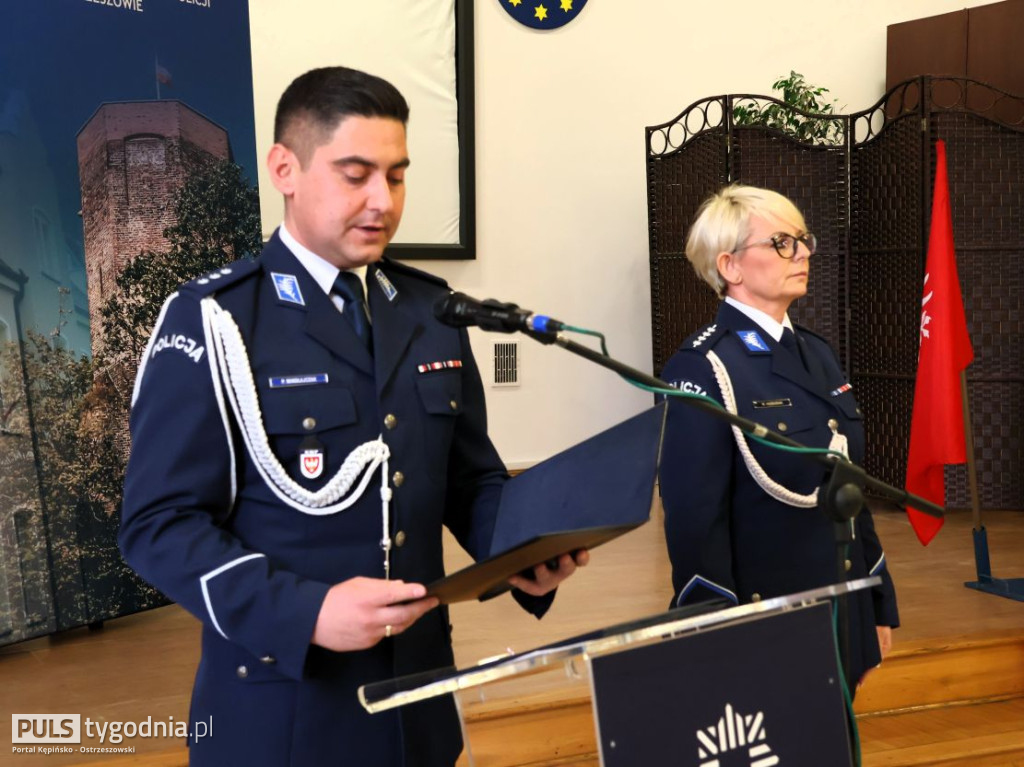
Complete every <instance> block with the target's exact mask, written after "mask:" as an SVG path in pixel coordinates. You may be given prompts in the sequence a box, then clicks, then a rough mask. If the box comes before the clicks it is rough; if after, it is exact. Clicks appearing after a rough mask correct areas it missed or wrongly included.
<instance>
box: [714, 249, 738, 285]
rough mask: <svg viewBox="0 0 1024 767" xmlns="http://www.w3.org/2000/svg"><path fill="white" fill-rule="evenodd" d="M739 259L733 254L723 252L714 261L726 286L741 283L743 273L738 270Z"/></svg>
mask: <svg viewBox="0 0 1024 767" xmlns="http://www.w3.org/2000/svg"><path fill="white" fill-rule="evenodd" d="M738 261H739V259H738V257H737V256H736V254H735V253H729V252H728V251H725V250H723V251H722V252H721V253H719V254H718V257H717V258H716V259H715V265H716V266H717V267H718V273H719V274H720V275H722V279H723V280H725V282H726V284H727V285H739V284H740V283H741V282H743V273H742V272H741V271H740V268H739V263H738Z"/></svg>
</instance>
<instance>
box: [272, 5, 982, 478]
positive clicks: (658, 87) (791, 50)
mask: <svg viewBox="0 0 1024 767" xmlns="http://www.w3.org/2000/svg"><path fill="white" fill-rule="evenodd" d="M262 1H263V2H266V0H262ZM499 1H502V2H503V1H504V0H476V98H477V117H476V142H477V143H476V148H477V230H478V240H477V243H478V258H477V260H476V261H473V262H464V263H457V262H447V263H426V264H424V266H425V268H428V269H429V270H431V271H434V272H436V273H438V274H440V275H442V276H444V277H445V278H447V279H448V280H449V282H450V283H451V284H452V285H453V287H455V288H456V289H458V290H462V291H464V292H467V293H469V294H471V295H475V296H478V297H481V298H483V297H492V296H493V297H497V298H501V299H502V300H508V301H515V302H517V303H519V304H520V305H521V306H524V307H528V308H531V309H534V310H538V311H542V312H543V313H546V314H550V315H552V316H554V317H557V318H559V319H561V320H564V321H567V322H570V323H571V324H574V325H578V326H583V327H588V328H593V329H598V330H601V331H603V332H605V333H606V334H607V336H608V342H609V348H610V351H611V353H612V354H613V355H614V356H616V357H619V358H620V359H622V360H624V361H625V362H627V363H629V364H631V365H633V366H635V367H638V368H640V369H642V370H648V371H649V370H650V366H651V352H650V344H651V338H650V291H649V275H648V262H647V259H648V246H647V209H646V202H645V195H646V182H645V175H644V130H643V129H644V126H646V125H651V124H655V123H660V122H664V121H667V120H669V119H671V118H672V117H674V116H675V115H676V114H678V113H679V112H681V111H682V110H683V109H684V108H685V107H686V106H687V105H689V104H691V103H692V102H694V101H697V100H699V99H702V98H705V97H707V96H713V95H717V94H720V93H743V92H746V93H768V91H769V89H770V86H771V83H772V82H773V81H774V80H775V79H776V78H777V77H778V76H781V75H786V74H788V73H789V71H790V70H791V69H794V70H796V71H798V72H801V73H802V74H803V75H804V76H805V77H806V78H807V79H808V81H810V82H811V83H814V84H816V85H822V86H825V87H828V88H829V89H830V90H831V91H832V95H833V96H834V97H835V98H837V99H838V100H839V103H840V105H845V106H846V107H847V108H848V109H849V110H851V111H854V110H859V109H863V108H865V107H867V106H869V105H870V104H872V103H873V102H874V101H875V100H877V99H878V97H880V96H881V94H882V89H883V87H884V82H885V45H886V25H888V24H892V23H896V22H901V21H907V20H910V19H913V18H919V17H923V16H932V15H935V14H939V13H948V12H951V11H956V10H959V9H961V8H964V7H966V6H974V5H982V4H984V3H983V2H973V1H971V0H862V1H861V2H856V3H842V4H839V3H832V2H828V1H827V0H826V1H825V2H810V1H809V0H776V2H771V3H766V2H760V1H758V2H755V1H754V0H738V1H736V2H731V3H726V2H716V3H698V2H685V1H684V0H594V2H591V3H589V4H588V5H587V7H586V8H584V9H583V11H582V12H581V14H580V15H579V17H578V18H577V19H576V21H574V22H573V23H571V24H569V25H568V26H566V27H563V28H561V29H559V30H555V31H552V32H547V33H540V32H536V31H533V30H530V29H527V28H526V27H523V26H521V25H519V24H517V23H515V22H514V21H513V20H512V19H511V17H509V16H508V15H507V14H506V13H505V12H504V11H503V10H502V9H501V8H500V7H499ZM347 2H355V0H339V1H338V2H336V3H335V6H336V7H337V8H338V11H337V14H338V18H337V19H336V20H333V21H332V23H336V24H337V25H338V28H339V29H342V28H343V26H344V24H343V19H344V11H343V10H342V9H343V8H344V5H345V3H347ZM289 7H290V8H291V6H289ZM294 7H295V8H296V11H297V12H298V9H299V8H301V6H294ZM254 23H255V16H254ZM283 32H284V31H283V30H280V29H278V30H276V34H282V33H283ZM346 33H350V31H348V30H346ZM297 34H301V31H298V30H297ZM267 37H268V32H267V31H266V30H258V29H255V28H254V30H253V38H254V40H256V39H267ZM343 41H344V34H340V35H339V43H342V44H340V45H339V49H340V50H343ZM254 50H256V51H257V52H258V55H259V56H261V57H266V56H273V55H274V48H273V46H256V45H254ZM325 63H343V61H342V60H339V61H337V62H325ZM262 65H263V66H264V67H266V65H267V62H266V61H264V62H262ZM256 69H257V71H258V69H259V67H256ZM257 85H258V84H257ZM257 92H259V88H258V87H257ZM413 107H414V108H415V104H414V105H413ZM273 108H274V105H273V103H271V102H270V101H266V102H262V103H261V102H260V101H259V100H258V101H257V104H256V119H257V122H258V123H264V124H268V123H269V122H270V121H271V120H272V115H273ZM411 130H415V125H413V126H411ZM266 149H267V147H266V146H264V145H263V142H261V143H260V146H259V147H258V151H259V152H260V154H261V155H263V154H265V152H266ZM414 159H415V158H414ZM413 167H414V168H415V165H414V166H413ZM409 183H410V185H414V184H429V183H430V179H429V178H421V177H419V176H417V175H416V173H415V170H413V171H411V172H410V175H409ZM261 193H262V194H263V195H270V194H273V190H272V189H261ZM268 223H269V224H270V225H271V226H273V225H274V222H265V224H268ZM813 225H814V224H813V222H811V226H813ZM511 338H512V337H507V336H497V335H493V334H483V333H478V334H474V336H473V343H474V348H475V349H476V352H477V359H478V360H479V361H481V362H486V360H487V358H488V357H489V356H490V355H491V344H492V343H493V342H494V341H507V340H510V339H511ZM680 340H681V339H680ZM520 355H521V359H522V375H523V379H522V384H521V386H519V387H518V388H515V389H490V390H489V391H488V403H489V408H490V411H489V412H490V418H491V433H492V435H493V436H494V439H495V442H496V444H497V445H498V448H499V449H500V450H501V453H502V455H503V456H504V458H505V460H506V461H507V462H509V463H510V464H511V465H514V466H521V465H528V464H530V463H533V462H535V461H537V460H540V459H542V458H545V457H547V456H548V455H550V454H551V453H553V452H555V451H557V450H559V449H561V448H563V447H566V446H568V445H570V444H572V443H573V442H576V441H578V440H580V439H582V438H584V437H586V436H589V435H590V434H593V433H595V432H596V431H599V430H600V429H602V428H605V427H607V426H610V425H612V424H613V423H615V422H617V421H619V420H621V419H622V418H624V417H626V416H628V415H631V414H632V413H634V412H637V411H638V410H640V409H641V408H642V407H644V406H645V405H646V404H648V403H649V402H650V401H651V400H650V397H649V395H647V394H645V393H642V392H638V391H636V390H634V389H632V388H631V387H629V386H627V385H626V384H625V383H623V382H622V381H621V380H619V379H618V378H617V377H616V376H614V375H613V374H611V373H609V372H606V371H604V370H602V369H600V368H597V367H595V366H593V365H592V364H590V363H587V362H585V361H583V360H579V359H577V358H575V357H572V356H570V355H568V354H567V353H566V352H564V351H562V350H560V349H552V348H550V347H541V346H539V345H538V344H536V343H534V342H533V341H531V340H530V339H527V338H523V337H520Z"/></svg>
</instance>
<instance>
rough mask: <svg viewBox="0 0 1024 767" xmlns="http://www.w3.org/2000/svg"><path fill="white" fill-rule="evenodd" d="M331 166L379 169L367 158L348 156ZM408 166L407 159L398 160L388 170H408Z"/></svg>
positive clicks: (408, 161) (340, 158)
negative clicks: (356, 166)
mask: <svg viewBox="0 0 1024 767" xmlns="http://www.w3.org/2000/svg"><path fill="white" fill-rule="evenodd" d="M333 164H334V165H337V166H342V165H359V166H361V167H363V168H370V169H375V168H377V167H379V166H378V165H377V163H375V162H373V160H368V159H367V158H365V157H361V156H359V155H350V156H348V157H339V158H338V159H337V160H335V161H334V163H333ZM409 165H410V160H409V158H408V157H405V158H403V159H401V160H399V161H398V162H396V163H395V164H394V165H392V166H391V167H390V168H388V170H397V169H398V168H408V167H409Z"/></svg>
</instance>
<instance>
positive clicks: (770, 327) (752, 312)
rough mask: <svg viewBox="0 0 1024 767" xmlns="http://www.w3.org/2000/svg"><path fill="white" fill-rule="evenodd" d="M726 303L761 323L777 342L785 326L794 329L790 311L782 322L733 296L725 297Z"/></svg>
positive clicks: (762, 327) (763, 328) (764, 329)
mask: <svg viewBox="0 0 1024 767" xmlns="http://www.w3.org/2000/svg"><path fill="white" fill-rule="evenodd" d="M725 303H727V304H729V306H731V307H733V308H734V309H736V310H737V311H740V312H743V314H745V315H746V316H747V317H749V318H750V319H752V320H753V321H754V322H756V323H757V324H758V325H760V326H761V329H762V330H763V331H764V332H765V333H767V334H768V335H770V336H771V337H772V338H773V339H774V340H775V341H776V342H778V340H779V339H780V338H782V331H783V329H784V328H789V329H790V330H792V329H793V323H792V322H791V321H790V319H789V312H787V313H786V316H785V317H783V318H782V322H778V321H776V319H775V318H774V317H771V316H769V315H767V314H765V313H764V312H762V311H761V310H760V309H755V308H754V307H753V306H751V305H750V304H745V303H743V302H742V301H737V300H736V299H735V298H732V297H731V296H726V297H725Z"/></svg>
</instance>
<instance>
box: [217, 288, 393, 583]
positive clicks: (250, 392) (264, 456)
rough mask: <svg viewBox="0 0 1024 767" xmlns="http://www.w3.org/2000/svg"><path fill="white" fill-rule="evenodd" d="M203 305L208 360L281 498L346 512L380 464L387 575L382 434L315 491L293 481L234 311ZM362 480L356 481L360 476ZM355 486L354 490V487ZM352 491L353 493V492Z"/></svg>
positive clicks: (316, 512)
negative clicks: (270, 432) (273, 441)
mask: <svg viewBox="0 0 1024 767" xmlns="http://www.w3.org/2000/svg"><path fill="white" fill-rule="evenodd" d="M200 305H201V307H202V317H203V331H204V333H205V335H206V338H207V341H208V343H207V348H208V349H209V354H210V365H211V368H212V369H213V371H214V377H215V378H217V379H218V380H219V382H220V385H221V387H222V388H223V390H224V391H225V392H226V393H227V395H228V400H229V402H230V403H231V409H232V411H233V412H234V414H235V419H236V420H237V422H238V425H239V427H240V430H241V432H242V438H243V440H244V441H245V447H246V449H247V450H248V451H249V455H250V457H251V458H252V460H253V463H254V464H255V465H256V469H257V470H258V471H259V473H260V476H261V477H262V478H263V481H264V482H266V484H267V487H269V488H270V489H271V491H272V492H273V493H274V495H276V496H277V497H278V498H279V499H280V500H281V501H282V502H283V503H285V504H287V505H288V506H291V507H292V508H293V509H296V510H297V511H301V512H302V513H303V514H310V515H313V516H325V515H328V514H336V513H338V512H339V511H343V510H345V509H347V508H348V507H349V506H351V505H352V504H353V503H355V502H356V501H357V500H359V498H360V497H362V494H363V492H365V490H366V488H367V486H368V485H369V483H370V479H371V477H372V476H373V473H374V471H376V469H377V467H379V466H381V467H383V471H382V472H381V488H380V497H381V542H380V545H381V549H383V551H384V577H385V578H387V577H389V575H390V571H391V545H392V544H391V529H390V528H391V526H390V518H389V514H388V504H389V501H390V500H391V488H390V487H388V458H389V457H390V455H391V451H390V450H389V448H388V446H387V443H385V442H384V439H383V437H382V436H379V437H377V439H375V440H371V441H370V442H364V443H363V444H361V445H359V446H358V447H357V448H355V449H354V450H353V451H352V452H351V453H349V454H348V456H347V457H346V458H345V461H344V462H343V463H342V465H341V468H339V469H338V471H337V473H336V474H335V475H334V476H333V477H331V478H330V479H329V480H328V481H327V483H326V484H325V485H324V486H323V487H321V488H320V489H319V490H317V491H316V492H313V491H310V490H307V489H305V488H304V487H302V486H301V485H300V484H299V483H298V482H296V481H295V480H293V479H292V478H291V477H290V476H289V475H288V472H287V471H286V470H285V468H284V466H282V465H281V462H280V461H279V460H278V458H277V456H276V455H274V452H273V450H271V447H270V439H269V438H268V437H267V431H266V429H265V428H264V426H263V414H262V413H261V411H260V403H259V397H258V395H257V393H256V382H255V381H254V380H253V375H252V369H251V368H250V366H249V355H248V353H247V352H246V349H245V341H244V340H243V339H242V333H241V331H240V330H239V329H238V325H237V324H236V323H235V320H234V318H233V317H232V316H231V314H230V312H228V311H227V310H226V309H224V308H223V307H221V306H220V305H219V304H218V303H217V302H216V301H215V300H214V299H213V298H210V297H207V298H204V299H203V300H202V301H201V302H200ZM360 475H361V476H362V479H361V480H360V481H359V483H358V485H356V480H357V479H359V478H360ZM354 485H355V488H354V489H353V486H354ZM350 491H351V492H350Z"/></svg>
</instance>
